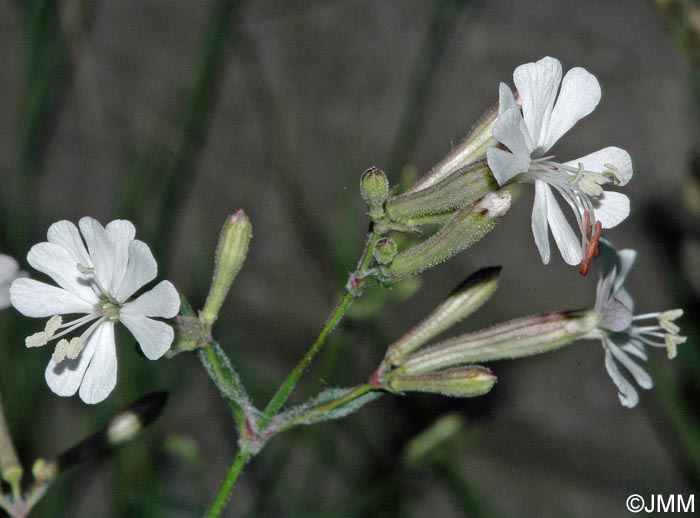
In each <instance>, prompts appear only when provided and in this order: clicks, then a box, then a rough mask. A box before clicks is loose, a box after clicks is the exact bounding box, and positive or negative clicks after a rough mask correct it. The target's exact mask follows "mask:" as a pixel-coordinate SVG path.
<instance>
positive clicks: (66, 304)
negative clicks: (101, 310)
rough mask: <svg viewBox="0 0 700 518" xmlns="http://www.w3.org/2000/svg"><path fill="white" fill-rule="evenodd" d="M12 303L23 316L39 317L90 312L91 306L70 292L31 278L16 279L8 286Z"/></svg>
mask: <svg viewBox="0 0 700 518" xmlns="http://www.w3.org/2000/svg"><path fill="white" fill-rule="evenodd" d="M10 299H11V300H12V305H13V306H14V307H15V309H17V311H19V312H20V313H22V314H23V315H25V316H28V317H34V318H41V317H51V316H53V315H64V314H67V313H91V312H92V309H93V306H92V305H91V304H89V303H88V302H85V301H84V300H83V299H81V298H79V297H76V296H75V295H73V294H72V293H70V292H68V291H66V290H64V289H63V288H57V287H55V286H50V285H49V284H44V283H43V282H39V281H35V280H32V279H17V280H16V281H15V282H13V283H12V286H11V287H10Z"/></svg>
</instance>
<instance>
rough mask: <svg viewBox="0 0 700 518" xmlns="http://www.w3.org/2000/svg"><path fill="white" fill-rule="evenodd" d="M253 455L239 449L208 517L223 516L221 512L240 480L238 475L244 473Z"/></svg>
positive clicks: (216, 517) (208, 512)
mask: <svg viewBox="0 0 700 518" xmlns="http://www.w3.org/2000/svg"><path fill="white" fill-rule="evenodd" d="M251 457H252V455H251V454H250V453H249V452H244V451H242V450H238V453H237V454H236V458H235V459H233V463H232V464H231V466H230V467H229V469H228V471H227V472H226V476H225V477H224V480H223V481H222V482H221V485H220V486H219V489H218V490H217V492H216V495H214V499H213V500H212V502H211V504H210V505H209V508H208V509H207V512H206V513H205V516H206V517H207V518H218V517H219V516H221V512H222V511H223V510H224V507H226V503H227V502H228V500H229V498H231V492H232V491H233V487H234V486H235V485H236V482H237V481H238V477H240V476H241V473H243V468H245V466H246V464H248V462H249V461H250V459H251Z"/></svg>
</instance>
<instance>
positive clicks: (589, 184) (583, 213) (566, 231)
mask: <svg viewBox="0 0 700 518" xmlns="http://www.w3.org/2000/svg"><path fill="white" fill-rule="evenodd" d="M513 80H514V82H515V86H516V88H517V91H518V96H519V99H518V100H516V98H515V97H514V96H513V93H512V92H511V90H510V88H508V86H507V85H505V84H504V83H501V85H500V88H499V107H498V111H499V116H498V120H497V122H496V125H495V126H494V129H493V136H494V137H495V138H496V139H497V140H498V141H499V142H501V143H502V144H504V145H505V146H507V147H508V150H509V151H506V150H503V149H499V148H495V147H492V148H489V149H488V150H487V159H488V164H489V167H490V168H491V170H492V171H493V174H494V176H495V178H496V180H497V181H498V183H499V185H501V186H503V185H505V184H506V183H508V182H511V181H526V182H534V184H535V203H534V206H533V209H532V233H533V234H534V237H535V243H536V244H537V248H538V249H539V251H540V255H541V256H542V262H544V263H545V264H547V263H548V262H549V258H550V249H549V229H551V231H552V235H553V236H554V241H555V242H556V244H557V247H558V248H559V251H560V252H561V255H562V257H563V258H564V261H566V262H567V263H568V264H578V263H581V273H583V274H584V275H585V274H586V273H587V272H588V268H589V264H590V261H591V259H592V258H593V257H595V255H597V242H598V239H599V238H600V234H601V232H602V229H603V228H611V227H614V226H615V225H617V224H618V223H620V222H621V221H622V220H624V219H625V218H626V217H627V215H628V214H629V199H628V198H627V196H625V195H624V194H620V193H617V192H605V191H604V190H603V185H605V184H606V183H609V182H612V183H613V184H615V185H624V184H626V183H627V182H628V181H629V180H630V179H631V178H632V161H631V159H630V156H629V154H628V153H627V152H626V151H624V150H622V149H620V148H617V147H606V148H604V149H601V150H599V151H596V152H595V153H591V154H590V155H586V156H584V157H582V158H578V159H576V160H571V161H568V162H563V163H562V162H559V161H557V160H556V158H555V157H554V156H553V155H548V154H547V152H548V151H549V149H550V148H551V147H552V146H553V145H554V144H555V143H556V142H557V141H558V140H559V138H561V136H562V135H564V133H566V132H567V131H569V130H570V129H571V128H572V127H573V126H574V124H576V122H578V121H579V120H580V119H582V118H583V117H585V116H586V115H588V114H589V113H591V112H592V111H593V109H594V108H595V107H596V105H597V104H598V101H600V86H599V84H598V80H597V79H596V78H595V77H594V76H593V75H592V74H590V73H589V72H588V71H586V70H585V69H583V68H572V69H571V70H569V71H568V72H567V74H566V76H564V80H563V81H562V79H561V64H560V63H559V61H558V60H556V59H554V58H550V57H546V58H543V59H541V60H540V61H538V62H537V63H527V64H525V65H521V66H519V67H518V68H516V69H515V72H514V73H513ZM560 83H561V89H559V84H560ZM557 92H559V95H558V96H557ZM555 99H556V102H555ZM521 108H522V109H521ZM552 189H554V190H555V191H556V192H557V193H558V194H559V195H560V196H561V197H562V198H563V199H564V201H566V203H567V204H568V205H569V206H570V207H571V209H572V210H573V213H574V216H575V218H576V223H577V225H578V228H579V233H580V236H581V237H580V239H579V238H577V237H576V234H575V233H574V231H573V229H572V228H571V225H570V224H569V222H568V221H567V220H566V218H565V216H564V214H563V213H562V211H561V209H560V208H559V203H558V202H557V200H556V199H555V197H554V193H553V192H552Z"/></svg>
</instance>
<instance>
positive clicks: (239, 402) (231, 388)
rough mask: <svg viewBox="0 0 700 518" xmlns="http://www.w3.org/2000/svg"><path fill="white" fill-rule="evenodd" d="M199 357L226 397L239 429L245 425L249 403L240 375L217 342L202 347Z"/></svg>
mask: <svg viewBox="0 0 700 518" xmlns="http://www.w3.org/2000/svg"><path fill="white" fill-rule="evenodd" d="M199 358H200V360H201V361H202V363H203V364H204V366H205V367H206V370H207V373H208V374H209V377H210V378H211V379H212V381H213V382H214V384H215V385H216V387H217V388H218V389H219V391H220V392H221V393H222V394H223V395H224V396H225V397H226V401H227V402H228V406H229V408H230V409H231V414H232V415H233V419H234V421H235V422H236V426H237V427H238V430H239V431H240V430H242V429H243V427H244V426H245V422H246V415H245V410H244V408H243V407H244V406H245V404H246V403H247V400H248V398H247V395H246V394H245V392H244V391H243V388H242V387H243V386H242V384H241V381H240V379H239V378H238V375H237V374H236V372H235V371H234V370H233V367H232V366H231V364H230V363H229V362H228V357H227V356H226V354H225V353H224V352H223V351H222V350H221V348H220V347H219V346H218V344H216V343H215V342H212V343H211V344H210V345H208V346H207V347H204V348H202V349H200V351H199Z"/></svg>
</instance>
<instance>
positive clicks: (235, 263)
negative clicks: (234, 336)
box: [199, 210, 253, 324]
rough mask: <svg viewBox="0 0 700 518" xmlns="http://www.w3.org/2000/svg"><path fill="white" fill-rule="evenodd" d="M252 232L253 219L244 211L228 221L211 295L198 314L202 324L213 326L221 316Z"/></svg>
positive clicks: (224, 230) (230, 217)
mask: <svg viewBox="0 0 700 518" xmlns="http://www.w3.org/2000/svg"><path fill="white" fill-rule="evenodd" d="M252 232H253V229H252V226H251V224H250V220H249V219H248V216H246V214H245V212H243V211H242V210H239V211H238V212H236V213H235V214H233V215H232V216H229V217H228V218H227V219H226V223H224V226H223V228H222V229H221V235H220V236H219V244H218V245H217V247H216V258H215V266H214V277H213V278H212V283H211V287H210V288H209V295H208V296H207V301H206V303H205V304H204V309H202V312H201V313H200V315H199V317H200V318H201V319H202V321H204V322H207V323H209V324H212V323H214V321H215V320H216V319H217V317H218V316H219V311H220V310H221V305H222V304H223V303H224V299H226V294H227V293H228V290H229V289H230V288H231V284H232V283H233V281H234V279H235V278H236V275H237V274H238V272H239V271H240V269H241V266H243V261H244V260H245V257H246V255H247V253H248V243H249V242H250V237H251V235H252Z"/></svg>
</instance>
